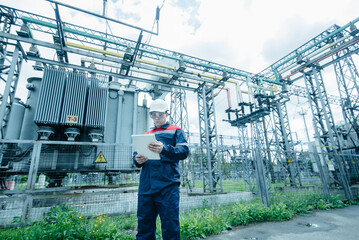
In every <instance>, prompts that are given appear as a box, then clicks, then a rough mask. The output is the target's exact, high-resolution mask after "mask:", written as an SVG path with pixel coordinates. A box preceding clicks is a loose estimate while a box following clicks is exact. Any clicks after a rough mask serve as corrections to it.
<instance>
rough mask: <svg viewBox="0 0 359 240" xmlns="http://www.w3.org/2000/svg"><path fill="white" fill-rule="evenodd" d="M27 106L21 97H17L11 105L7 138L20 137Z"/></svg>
mask: <svg viewBox="0 0 359 240" xmlns="http://www.w3.org/2000/svg"><path fill="white" fill-rule="evenodd" d="M24 113H25V106H24V104H23V103H22V102H21V101H20V98H15V101H14V102H13V104H12V107H11V113H10V118H9V123H8V125H7V128H6V137H5V139H19V137H20V133H21V127H22V123H23V119H24Z"/></svg>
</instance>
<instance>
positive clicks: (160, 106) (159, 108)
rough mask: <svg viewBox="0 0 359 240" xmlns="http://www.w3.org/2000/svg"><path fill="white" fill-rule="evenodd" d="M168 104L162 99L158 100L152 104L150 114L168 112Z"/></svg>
mask: <svg viewBox="0 0 359 240" xmlns="http://www.w3.org/2000/svg"><path fill="white" fill-rule="evenodd" d="M167 111H168V106H167V103H166V102H165V101H164V100H162V99H156V100H154V101H153V102H152V103H151V106H150V112H167Z"/></svg>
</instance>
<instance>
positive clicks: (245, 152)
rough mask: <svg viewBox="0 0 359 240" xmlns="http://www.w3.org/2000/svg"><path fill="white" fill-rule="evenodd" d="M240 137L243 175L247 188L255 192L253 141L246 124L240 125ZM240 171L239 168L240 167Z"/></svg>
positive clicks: (240, 159)
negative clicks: (251, 148)
mask: <svg viewBox="0 0 359 240" xmlns="http://www.w3.org/2000/svg"><path fill="white" fill-rule="evenodd" d="M238 139H239V147H240V149H239V155H238V157H239V161H240V163H241V167H242V177H243V180H244V184H245V189H246V190H248V191H251V192H254V188H255V184H254V183H255V176H254V165H253V158H251V156H250V153H251V152H250V146H251V142H250V139H249V136H248V128H247V126H246V125H242V126H240V127H238ZM238 171H239V169H238Z"/></svg>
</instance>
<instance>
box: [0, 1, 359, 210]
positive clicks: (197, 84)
mask: <svg viewBox="0 0 359 240" xmlns="http://www.w3.org/2000/svg"><path fill="white" fill-rule="evenodd" d="M47 2H48V3H49V4H50V5H51V6H52V8H53V10H54V16H55V17H54V18H49V17H45V16H40V15H37V14H33V13H29V12H26V11H21V10H18V9H14V8H10V7H7V6H3V5H1V6H0V26H1V32H0V40H1V42H0V50H1V53H0V54H1V56H0V65H1V68H0V71H1V72H0V73H1V78H2V80H3V82H4V83H5V86H4V91H3V94H2V104H1V108H0V115H1V117H2V120H3V122H2V125H1V130H2V131H1V132H2V133H1V136H2V138H4V134H3V132H4V131H5V130H6V120H7V119H8V115H9V113H10V112H11V107H12V105H13V103H14V101H15V99H14V97H15V93H16V89H17V85H18V78H19V75H20V72H21V66H22V63H23V60H25V61H32V62H34V63H35V64H34V66H33V67H34V69H35V70H43V69H46V68H49V67H57V68H64V69H68V70H72V71H83V72H88V73H95V74H99V75H102V76H106V78H108V79H109V81H112V80H113V79H118V82H119V84H120V85H121V87H123V88H135V89H136V91H138V92H139V91H143V92H148V93H150V94H151V95H152V96H159V95H161V94H162V93H163V92H172V95H171V103H172V104H171V107H172V111H171V114H172V116H171V117H172V120H174V121H175V122H176V124H177V125H180V126H182V127H183V128H184V129H185V131H187V132H189V129H187V128H189V126H188V111H187V106H186V104H185V102H186V94H185V91H193V92H196V93H197V99H198V114H199V132H200V149H201V156H202V160H201V161H202V174H203V190H204V191H209V192H218V191H223V189H222V184H221V182H222V178H221V168H220V160H221V156H220V155H221V151H219V150H218V148H219V142H218V136H217V131H218V129H217V125H216V115H215V104H214V100H215V95H214V91H215V90H216V89H218V88H223V87H224V86H225V85H226V84H228V83H230V82H232V83H235V84H238V83H246V86H247V87H248V95H249V96H250V97H253V98H256V99H255V100H254V99H252V100H249V101H248V102H246V101H240V102H239V104H240V105H239V107H243V108H244V107H246V108H249V109H250V111H249V113H248V111H247V112H244V111H242V110H243V108H242V109H241V110H236V109H229V110H228V114H235V117H236V119H233V117H232V118H229V121H230V123H231V124H232V126H235V127H238V129H239V131H240V133H241V134H240V136H241V140H240V141H246V140H248V139H252V142H251V143H250V144H249V143H246V144H244V146H251V150H252V156H250V154H249V153H248V152H247V150H246V149H244V150H243V151H241V155H242V157H243V159H244V160H245V162H246V166H251V165H254V169H255V171H256V174H257V188H258V191H259V192H260V194H261V199H262V202H263V203H265V204H267V205H268V204H269V199H268V190H267V189H268V186H267V183H268V179H269V180H270V178H271V175H273V174H271V173H270V168H271V165H272V161H275V160H271V157H272V155H271V154H270V153H269V151H270V144H271V143H270V141H269V139H268V138H269V136H268V135H267V134H268V126H267V125H268V124H266V118H267V119H268V118H269V117H270V112H271V111H272V115H273V119H271V120H273V123H272V124H273V134H274V136H275V137H276V141H275V144H276V148H277V149H278V151H280V152H281V154H280V155H281V157H278V159H279V158H284V159H285V161H286V163H285V164H284V163H283V162H282V163H283V165H284V166H285V168H286V169H287V170H288V175H289V177H290V181H291V184H292V185H295V184H296V182H297V181H298V183H300V176H299V174H298V169H297V167H296V165H295V164H297V160H296V156H295V154H294V153H293V152H294V147H293V139H292V136H291V131H290V126H289V120H288V113H287V108H286V106H285V98H283V96H282V95H280V94H282V93H284V92H286V91H287V90H286V87H287V88H288V91H289V94H290V95H295V96H301V97H307V98H308V100H309V103H310V106H311V110H312V114H313V116H314V124H313V125H314V129H315V131H316V137H317V138H318V139H319V140H320V141H321V144H322V145H323V146H325V148H326V151H327V153H328V154H329V155H330V159H333V162H335V166H336V169H337V170H338V173H339V176H338V180H339V182H340V183H341V184H342V186H343V188H344V190H345V193H346V196H347V197H348V198H349V199H351V198H352V194H351V191H350V187H349V182H348V179H347V174H346V172H345V168H344V164H345V163H344V161H343V158H342V157H341V154H342V146H341V144H340V142H339V140H338V139H339V136H338V133H337V132H336V126H335V122H334V118H333V114H332V112H331V109H330V104H341V105H342V109H343V113H344V115H345V119H346V120H347V122H348V123H350V127H351V128H352V129H354V130H355V131H356V133H357V134H358V132H359V131H358V124H357V117H358V112H357V107H358V106H357V104H358V88H357V84H356V80H357V77H358V72H357V69H356V67H355V64H354V62H353V60H352V55H353V54H357V53H358V46H359V43H358V42H359V36H358V30H357V29H356V26H355V24H356V23H357V22H358V21H359V18H357V19H355V20H353V21H352V22H350V23H348V24H346V25H344V26H342V27H339V26H337V25H334V26H332V27H330V28H328V29H327V30H326V31H324V32H322V33H321V34H319V35H318V36H316V37H315V38H313V39H312V40H310V41H308V42H307V43H305V44H304V45H302V46H301V47H299V48H298V49H296V50H295V51H293V52H291V53H290V54H288V55H286V56H285V57H283V58H282V59H280V60H279V61H277V62H275V63H274V64H272V65H271V66H269V67H268V68H266V69H264V70H263V71H261V72H259V73H257V74H253V73H250V72H247V71H243V70H240V69H237V68H233V67H228V66H225V65H221V64H217V63H214V62H209V61H206V60H203V59H200V58H195V57H192V56H189V55H186V54H182V53H179V52H175V51H170V50H167V49H163V48H159V47H155V46H151V45H149V44H145V43H143V42H142V39H143V36H144V34H158V28H157V32H152V31H148V30H146V29H143V28H139V27H136V26H132V25H129V24H126V23H123V22H120V21H117V20H115V19H111V18H108V17H106V16H101V15H98V14H94V13H91V12H87V11H84V10H82V9H78V8H75V7H72V6H69V5H66V4H63V3H59V2H57V1H54V0H48V1H47ZM63 8H70V9H72V10H75V11H78V12H82V13H85V14H87V15H88V17H95V18H99V19H103V20H105V21H110V22H112V23H113V24H119V25H121V26H125V27H127V28H128V29H129V30H131V31H135V32H136V36H138V37H137V39H136V40H131V39H127V38H123V37H119V36H115V35H112V34H109V33H107V31H106V32H102V31H98V30H94V29H90V28H86V27H83V26H79V25H76V24H73V23H70V22H66V21H64V19H62V16H61V9H63ZM157 11H159V10H157ZM156 22H157V27H158V22H159V12H157V15H156ZM28 47H30V48H29V50H28V51H26V50H25V49H28ZM45 52H48V54H44V53H45ZM51 54H54V55H56V57H57V59H53V58H52V57H49V55H51ZM79 57H80V58H81V59H80V60H79ZM163 59H165V61H161V60H163ZM169 63H171V64H169ZM333 65H334V67H335V72H336V77H337V82H338V86H339V89H340V98H339V97H336V96H331V95H328V94H327V93H326V91H325V87H324V80H323V78H322V76H321V71H322V70H323V69H324V68H326V67H328V66H333ZM301 79H304V82H305V85H306V87H301V86H299V85H294V84H293V82H296V81H299V80H301ZM137 83H146V84H149V85H150V86H151V87H150V88H140V87H138V86H137ZM278 85H279V86H282V91H280V92H279V93H278V92H275V91H273V89H274V88H276V86H278ZM253 89H254V90H253ZM252 90H253V91H252ZM343 99H344V100H343ZM241 104H242V105H241ZM249 125H250V126H249ZM247 127H250V129H251V131H250V132H251V137H247V136H246V135H247V133H248V129H247ZM250 158H252V159H250ZM289 160H290V161H289ZM276 161H277V160H276ZM278 161H279V160H278ZM291 162H292V163H293V165H292V164H291ZM249 168H251V167H248V172H247V173H246V176H247V177H246V178H247V179H248V180H247V182H248V184H249V185H251V182H252V181H251V180H250V178H251V176H252V175H253V174H252V173H253V171H252V170H253V169H249ZM265 178H267V179H265ZM272 178H273V177H272Z"/></svg>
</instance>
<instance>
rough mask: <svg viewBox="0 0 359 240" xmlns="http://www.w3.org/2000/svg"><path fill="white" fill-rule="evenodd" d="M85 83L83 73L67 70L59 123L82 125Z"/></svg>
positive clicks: (85, 79) (86, 83)
mask: <svg viewBox="0 0 359 240" xmlns="http://www.w3.org/2000/svg"><path fill="white" fill-rule="evenodd" d="M87 85H88V82H87V78H86V75H85V74H84V73H75V72H69V74H68V78H67V82H66V88H65V94H64V101H63V105H62V113H61V118H60V124H61V125H67V126H79V127H82V126H83V122H84V115H85V112H84V110H85V104H86V94H87Z"/></svg>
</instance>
